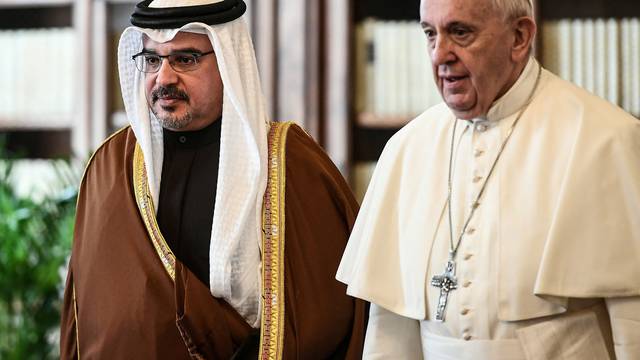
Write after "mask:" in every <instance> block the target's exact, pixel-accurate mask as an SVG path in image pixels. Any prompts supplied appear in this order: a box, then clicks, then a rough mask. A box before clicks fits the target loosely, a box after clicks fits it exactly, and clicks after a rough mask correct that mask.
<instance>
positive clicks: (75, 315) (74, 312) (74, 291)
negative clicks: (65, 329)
mask: <svg viewBox="0 0 640 360" xmlns="http://www.w3.org/2000/svg"><path fill="white" fill-rule="evenodd" d="M71 286H73V319H74V325H75V327H76V353H77V354H78V360H80V333H79V332H78V303H77V302H76V284H74V283H73V282H72V283H71Z"/></svg>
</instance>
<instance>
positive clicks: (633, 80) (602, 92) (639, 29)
mask: <svg viewBox="0 0 640 360" xmlns="http://www.w3.org/2000/svg"><path fill="white" fill-rule="evenodd" d="M542 59H543V60H542V63H543V64H544V66H545V67H546V68H547V69H549V70H550V71H552V72H554V73H556V74H558V75H559V76H560V77H562V78H564V79H566V80H569V81H572V82H573V83H575V84H576V85H578V86H581V87H583V88H585V89H586V90H588V91H590V92H592V93H594V94H596V95H598V96H600V97H603V98H605V99H607V100H609V101H610V102H612V103H614V104H616V105H619V106H620V107H622V108H623V109H625V110H626V111H628V112H630V113H632V114H634V115H636V116H640V18H627V19H562V20H557V21H546V22H544V24H543V26H542Z"/></svg>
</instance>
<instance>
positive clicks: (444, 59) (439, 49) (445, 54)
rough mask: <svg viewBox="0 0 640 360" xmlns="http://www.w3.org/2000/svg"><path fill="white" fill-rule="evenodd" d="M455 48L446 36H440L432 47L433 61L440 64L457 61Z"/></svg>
mask: <svg viewBox="0 0 640 360" xmlns="http://www.w3.org/2000/svg"><path fill="white" fill-rule="evenodd" d="M453 50H454V49H453V44H452V43H451V41H450V40H449V39H447V37H446V36H438V37H437V38H436V40H435V42H434V43H433V46H432V48H431V62H432V63H433V65H434V66H438V65H444V64H448V63H451V62H453V61H455V59H456V55H455V53H454V51H453Z"/></svg>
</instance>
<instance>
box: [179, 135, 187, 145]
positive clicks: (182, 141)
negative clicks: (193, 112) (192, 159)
mask: <svg viewBox="0 0 640 360" xmlns="http://www.w3.org/2000/svg"><path fill="white" fill-rule="evenodd" d="M178 141H180V144H184V143H186V142H187V137H186V136H184V135H183V136H180V137H179V138H178Z"/></svg>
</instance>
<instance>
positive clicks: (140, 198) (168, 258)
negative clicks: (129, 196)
mask: <svg viewBox="0 0 640 360" xmlns="http://www.w3.org/2000/svg"><path fill="white" fill-rule="evenodd" d="M133 187H134V192H135V195H136V203H137V204H138V211H139V212H140V216H142V220H143V221H144V225H145V227H146V228H147V232H148V233H149V238H150V239H151V242H152V243H153V247H154V248H155V249H156V253H157V254H158V257H159V258H160V261H161V262H162V265H163V266H164V269H165V270H166V271H167V274H168V275H169V277H170V278H171V280H173V281H175V278H176V257H175V255H174V254H173V252H172V251H171V248H169V245H168V244H167V242H166V240H165V239H164V237H163V236H162V233H161V232H160V227H159V226H158V221H157V220H156V210H155V207H154V205H153V198H152V197H151V193H150V191H149V180H148V178H147V169H146V167H145V165H144V155H143V154H142V149H141V148H140V145H139V144H136V149H135V151H134V153H133Z"/></svg>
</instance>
